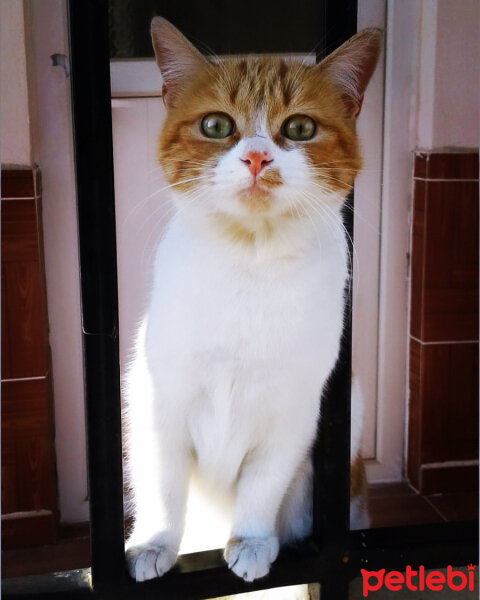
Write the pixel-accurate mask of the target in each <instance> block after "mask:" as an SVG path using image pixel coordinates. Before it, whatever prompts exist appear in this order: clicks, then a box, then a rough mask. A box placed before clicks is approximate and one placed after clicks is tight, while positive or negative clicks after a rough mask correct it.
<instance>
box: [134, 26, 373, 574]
mask: <svg viewBox="0 0 480 600" xmlns="http://www.w3.org/2000/svg"><path fill="white" fill-rule="evenodd" d="M152 37H153V44H154V49H155V55H156V60H157V63H158V66H159V68H160V71H161V73H162V76H163V81H164V88H163V98H164V101H165V104H166V107H167V117H166V120H165V124H164V127H163V130H162V132H161V134H160V140H159V153H158V159H159V162H160V165H161V166H162V168H163V170H164V172H165V175H166V177H167V179H168V181H169V183H170V184H171V187H170V189H171V192H172V195H173V198H174V201H175V205H176V208H177V212H176V214H175V216H174V217H173V218H172V220H171V222H170V223H169V225H168V228H167V231H166V234H165V235H164V236H163V238H162V239H161V241H160V243H159V245H158V249H157V253H156V258H155V263H154V279H153V284H152V290H151V294H150V301H149V307H148V309H147V311H146V314H145V317H144V320H143V323H142V325H141V327H140V329H139V333H138V336H137V340H136V345H135V349H134V357H133V361H132V363H131V365H130V368H129V371H128V374H127V377H126V386H125V399H126V417H127V423H128V436H127V437H128V440H127V454H128V458H127V472H128V480H129V485H130V488H131V494H132V508H133V513H134V514H133V516H134V524H133V529H132V532H131V534H130V536H129V538H128V541H127V544H126V550H127V564H128V568H129V571H130V574H131V575H132V577H134V578H135V579H136V580H137V581H143V580H146V579H150V578H153V577H158V576H161V575H163V573H165V572H166V571H168V570H169V569H170V568H171V567H172V565H173V564H174V562H175V560H176V557H177V554H178V552H179V550H180V548H181V542H182V536H183V534H184V524H185V515H186V512H187V501H188V494H189V486H191V485H193V484H192V481H193V482H194V483H195V484H197V487H199V488H201V489H202V490H203V491H205V490H207V492H208V490H210V492H211V496H212V497H213V498H214V500H215V501H216V502H217V503H218V504H220V505H221V509H222V511H223V513H222V514H223V516H224V518H225V523H226V524H227V527H228V530H227V532H226V533H225V534H223V535H226V537H227V538H228V539H223V541H222V540H221V539H215V540H214V541H212V539H210V540H209V541H210V544H211V545H214V546H215V545H216V544H218V543H223V544H224V545H225V559H226V562H227V563H228V565H229V567H230V568H231V569H232V571H233V572H234V573H236V574H237V575H238V576H240V577H243V578H244V579H245V580H247V581H252V580H254V579H256V578H259V577H263V576H264V575H266V574H267V573H268V571H269V569H270V565H271V564H272V562H273V561H274V560H275V558H276V556H277V554H278V550H279V546H280V545H281V544H284V543H288V542H291V541H294V540H296V539H301V538H303V537H305V536H307V535H309V532H310V528H311V497H312V494H311V471H312V469H311V464H310V451H311V448H312V444H313V442H314V439H315V435H316V431H317V424H318V420H319V416H320V405H321V396H322V390H323V388H324V385H325V382H326V381H327V379H328V377H329V375H330V373H331V371H332V369H333V367H334V365H335V362H336V360H337V356H338V352H339V345H340V335H341V331H342V323H343V310H344V292H345V286H346V283H347V279H348V276H349V273H348V249H347V244H346V241H345V235H344V229H343V225H342V218H341V212H340V211H341V209H342V205H343V203H344V200H345V198H346V196H347V194H348V193H349V191H350V189H351V187H352V183H353V180H354V177H355V175H356V173H357V171H358V170H359V168H360V165H361V159H360V155H359V149H358V140H357V136H356V132H355V118H356V116H357V115H358V113H359V111H360V108H361V104H362V98H363V93H364V90H365V88H366V85H367V83H368V81H369V79H370V76H371V75H372V73H373V70H374V68H375V65H376V62H377V58H378V54H379V51H380V45H381V32H380V31H379V30H377V29H366V30H364V31H361V32H360V33H358V34H357V35H356V36H354V37H353V38H352V39H351V40H349V41H348V42H346V43H345V44H344V45H343V46H342V47H341V48H339V49H338V50H337V51H336V52H334V53H333V54H331V55H330V56H329V57H327V58H326V59H325V60H324V61H323V62H321V63H320V64H319V65H316V66H307V65H304V64H302V63H300V62H295V61H286V60H283V59H281V58H275V57H240V58H231V59H225V60H221V61H212V60H209V59H207V58H205V57H204V56H203V55H202V54H200V53H199V52H198V51H197V50H196V49H195V48H194V47H193V46H192V45H191V44H190V43H189V42H188V41H187V40H186V38H185V37H183V35H182V34H181V33H179V32H178V31H177V30H176V29H175V28H174V27H173V26H172V25H170V24H169V23H168V22H167V21H165V20H164V19H162V18H159V17H157V18H155V19H154V20H153V22H152ZM354 388H355V385H354ZM359 397H360V394H359V392H358V391H357V392H355V389H354V394H353V401H352V402H353V405H352V423H353V425H352V427H353V429H354V435H353V436H352V460H353V462H354V463H355V464H357V463H358V464H357V467H356V469H357V472H356V475H355V477H353V478H352V482H353V484H352V490H353V497H352V519H353V520H356V521H358V522H361V521H362V519H363V520H364V519H365V513H364V511H363V510H362V506H361V495H362V483H361V477H359V473H360V469H361V465H360V464H359V461H358V459H357V458H356V457H357V454H358V446H359V434H358V431H359V430H360V427H359V426H358V423H359V421H360V420H361V403H360V401H359ZM355 432H357V433H355ZM355 482H356V484H355ZM205 510H208V509H205ZM196 524H197V525H200V526H201V525H203V526H204V527H206V531H207V533H208V532H209V531H210V530H211V529H212V522H211V520H210V517H207V516H206V514H205V513H203V514H202V516H201V517H200V518H198V517H197V519H196ZM188 527H189V525H188V524H187V530H188ZM185 539H186V538H185ZM185 548H186V546H185V544H184V545H183V546H182V549H185Z"/></svg>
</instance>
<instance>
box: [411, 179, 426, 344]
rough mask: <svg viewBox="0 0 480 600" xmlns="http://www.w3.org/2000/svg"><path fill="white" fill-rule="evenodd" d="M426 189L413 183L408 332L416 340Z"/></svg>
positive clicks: (421, 290)
mask: <svg viewBox="0 0 480 600" xmlns="http://www.w3.org/2000/svg"><path fill="white" fill-rule="evenodd" d="M426 187H427V186H426V183H425V182H424V181H415V184H414V190H413V221H412V250H411V274H410V277H411V300H410V303H411V309H410V332H411V334H412V335H413V336H415V337H416V338H418V339H421V338H422V325H423V294H424V285H423V280H424V260H425V192H426Z"/></svg>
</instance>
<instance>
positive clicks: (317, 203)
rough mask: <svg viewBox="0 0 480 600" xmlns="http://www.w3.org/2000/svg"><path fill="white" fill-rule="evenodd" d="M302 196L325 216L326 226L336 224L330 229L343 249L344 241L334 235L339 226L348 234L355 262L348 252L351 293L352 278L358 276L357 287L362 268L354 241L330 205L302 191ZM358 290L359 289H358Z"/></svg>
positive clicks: (313, 208)
mask: <svg viewBox="0 0 480 600" xmlns="http://www.w3.org/2000/svg"><path fill="white" fill-rule="evenodd" d="M322 191H323V193H324V194H328V193H329V190H328V189H327V188H324V189H323V190H322ZM302 194H303V195H304V198H305V199H306V200H307V201H308V200H310V202H308V203H309V206H310V207H311V208H312V210H314V211H316V212H317V214H318V215H319V216H320V217H322V213H323V216H324V217H325V221H324V222H325V224H326V225H327V226H328V222H330V226H331V224H332V220H333V223H335V224H336V225H337V228H336V227H333V229H332V228H331V227H330V230H331V232H332V233H333V234H334V236H335V238H336V239H337V241H339V242H340V245H341V246H342V247H343V245H344V240H342V239H341V238H339V237H338V234H337V233H334V232H336V231H338V225H339V226H340V228H341V229H343V231H344V233H345V234H346V236H347V237H348V239H349V240H350V243H351V247H352V252H353V260H352V256H351V254H350V251H348V252H347V259H348V269H349V273H350V276H349V279H348V285H349V292H350V291H351V282H352V277H353V276H354V275H355V274H356V276H357V286H358V283H359V281H360V268H359V261H358V255H357V252H356V249H355V246H354V245H353V241H352V238H351V237H350V234H349V233H348V231H347V229H346V228H345V225H344V224H343V220H342V218H341V216H340V215H338V214H336V213H335V212H334V211H333V210H332V209H331V208H330V207H329V206H328V204H326V203H325V202H322V201H321V200H319V198H317V196H315V195H314V194H312V193H309V192H307V191H305V190H303V191H302ZM353 262H355V265H356V269H354V268H353ZM357 289H358V287H357Z"/></svg>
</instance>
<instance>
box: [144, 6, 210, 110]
mask: <svg viewBox="0 0 480 600" xmlns="http://www.w3.org/2000/svg"><path fill="white" fill-rule="evenodd" d="M150 31H151V34H152V43H153V49H154V51H155V58H156V61H157V65H158V67H159V69H160V72H161V73H162V77H163V89H162V96H163V99H164V102H165V104H166V105H167V106H174V105H175V102H176V100H177V98H178V96H179V94H180V92H181V90H182V88H183V87H184V86H185V84H186V83H187V82H188V81H189V80H190V79H191V77H192V75H194V74H195V73H198V71H199V70H200V69H202V68H204V67H206V66H207V65H208V64H209V63H208V61H207V59H206V58H205V57H204V56H203V54H201V52H199V51H198V50H197V49H196V48H195V46H193V45H192V44H191V43H190V42H189V41H188V40H187V38H186V37H185V36H184V35H182V34H181V33H180V32H179V31H178V29H177V28H176V27H174V26H173V25H172V24H171V23H169V22H168V21H167V20H166V19H163V18H162V17H154V19H152V24H151V26H150Z"/></svg>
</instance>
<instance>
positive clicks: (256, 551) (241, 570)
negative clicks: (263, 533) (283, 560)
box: [225, 536, 278, 581]
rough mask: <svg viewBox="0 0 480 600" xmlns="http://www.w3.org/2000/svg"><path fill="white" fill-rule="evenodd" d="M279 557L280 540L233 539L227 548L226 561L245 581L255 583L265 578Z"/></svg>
mask: <svg viewBox="0 0 480 600" xmlns="http://www.w3.org/2000/svg"><path fill="white" fill-rule="evenodd" d="M277 555H278V539H277V538H276V537H273V536H272V537H268V538H232V539H231V540H229V541H228V543H227V546H226V548H225V560H226V561H227V564H228V566H229V567H230V569H231V570H232V571H233V572H234V573H235V575H238V576H239V577H242V578H243V579H245V581H253V580H254V579H258V578H259V577H264V576H265V575H267V573H268V572H269V571H270V565H271V564H272V562H273V561H274V560H275V559H276V558H277Z"/></svg>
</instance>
